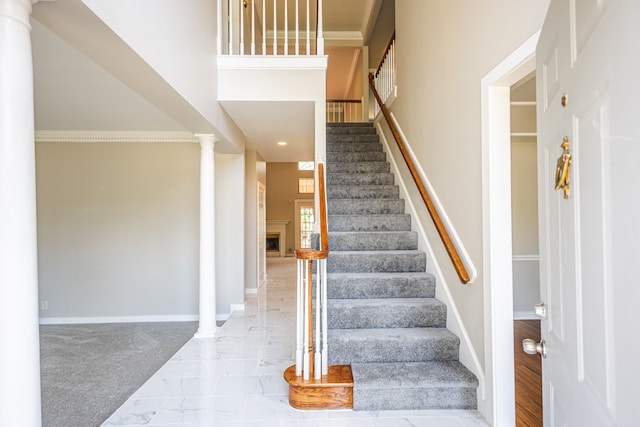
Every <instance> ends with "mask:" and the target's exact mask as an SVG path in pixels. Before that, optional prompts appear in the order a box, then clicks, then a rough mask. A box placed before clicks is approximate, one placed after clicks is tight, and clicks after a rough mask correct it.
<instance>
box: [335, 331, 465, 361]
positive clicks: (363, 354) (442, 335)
mask: <svg viewBox="0 0 640 427" xmlns="http://www.w3.org/2000/svg"><path fill="white" fill-rule="evenodd" d="M328 334H329V337H330V339H331V343H332V345H331V352H330V353H329V359H330V360H329V363H330V364H331V365H351V364H353V363H375V362H387V363H390V362H426V361H432V360H458V348H459V346H460V339H459V338H458V337H457V336H455V335H454V334H452V333H451V332H450V331H448V330H447V329H445V328H386V329H376V328H372V329H330V330H329V332H328Z"/></svg>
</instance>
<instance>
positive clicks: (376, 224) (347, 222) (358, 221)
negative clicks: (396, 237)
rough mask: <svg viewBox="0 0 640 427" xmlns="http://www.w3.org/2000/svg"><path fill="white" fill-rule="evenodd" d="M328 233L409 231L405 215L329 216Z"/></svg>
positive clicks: (409, 217)
mask: <svg viewBox="0 0 640 427" xmlns="http://www.w3.org/2000/svg"><path fill="white" fill-rule="evenodd" d="M328 229H329V231H410V230H411V216H410V215H407V214H366V213H362V214H359V215H329V220H328Z"/></svg>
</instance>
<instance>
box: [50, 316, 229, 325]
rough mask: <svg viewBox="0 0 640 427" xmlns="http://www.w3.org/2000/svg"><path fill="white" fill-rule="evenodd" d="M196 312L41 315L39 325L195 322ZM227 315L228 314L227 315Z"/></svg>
mask: <svg viewBox="0 0 640 427" xmlns="http://www.w3.org/2000/svg"><path fill="white" fill-rule="evenodd" d="M198 317H199V316H198V315H197V314H175V315H173V314H172V315H161V316H109V317H41V318H40V324H41V325H77V324H82V323H143V322H195V321H197V320H198ZM227 317H228V316H227Z"/></svg>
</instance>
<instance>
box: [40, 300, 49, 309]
mask: <svg viewBox="0 0 640 427" xmlns="http://www.w3.org/2000/svg"><path fill="white" fill-rule="evenodd" d="M48 309H49V301H40V310H42V311H47V310H48Z"/></svg>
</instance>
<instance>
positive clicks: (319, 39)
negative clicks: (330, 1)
mask: <svg viewBox="0 0 640 427" xmlns="http://www.w3.org/2000/svg"><path fill="white" fill-rule="evenodd" d="M322 18H323V12H322V0H318V28H316V55H324V30H323V28H322V27H323V25H324V24H323V22H322Z"/></svg>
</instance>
